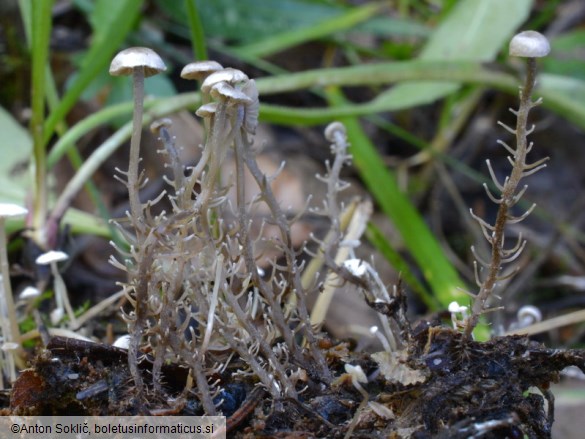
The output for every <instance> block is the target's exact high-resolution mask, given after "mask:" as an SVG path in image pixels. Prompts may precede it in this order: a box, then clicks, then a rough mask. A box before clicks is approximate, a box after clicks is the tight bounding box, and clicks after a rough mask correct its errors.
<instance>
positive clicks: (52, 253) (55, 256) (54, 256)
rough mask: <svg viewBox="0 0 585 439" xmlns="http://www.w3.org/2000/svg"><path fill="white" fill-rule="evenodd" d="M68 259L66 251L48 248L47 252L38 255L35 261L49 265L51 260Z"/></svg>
mask: <svg viewBox="0 0 585 439" xmlns="http://www.w3.org/2000/svg"><path fill="white" fill-rule="evenodd" d="M67 259H69V256H67V253H64V252H62V251H57V250H49V251H48V252H47V253H43V254H42V255H40V256H39V257H38V258H37V259H36V260H35V262H36V263H37V264H39V265H49V264H50V263H52V262H61V261H65V260H67Z"/></svg>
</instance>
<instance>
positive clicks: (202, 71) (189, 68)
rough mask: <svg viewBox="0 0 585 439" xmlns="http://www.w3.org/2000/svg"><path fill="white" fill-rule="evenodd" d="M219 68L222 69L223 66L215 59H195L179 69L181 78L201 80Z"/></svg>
mask: <svg viewBox="0 0 585 439" xmlns="http://www.w3.org/2000/svg"><path fill="white" fill-rule="evenodd" d="M219 70H223V66H222V65H221V64H220V63H218V62H217V61H210V60H207V61H195V62H192V63H189V64H187V65H186V66H185V67H183V70H181V78H183V79H187V80H198V81H203V80H205V78H207V77H208V76H209V75H211V74H212V73H215V72H217V71H219Z"/></svg>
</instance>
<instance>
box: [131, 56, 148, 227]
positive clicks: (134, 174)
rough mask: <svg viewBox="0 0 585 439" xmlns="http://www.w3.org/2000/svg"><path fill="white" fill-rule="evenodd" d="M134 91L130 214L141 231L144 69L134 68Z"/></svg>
mask: <svg viewBox="0 0 585 439" xmlns="http://www.w3.org/2000/svg"><path fill="white" fill-rule="evenodd" d="M132 82H133V89H134V90H133V91H134V113H133V116H132V137H131V139H130V161H129V165H128V176H127V177H128V197H129V199H130V213H131V215H132V218H134V219H135V221H136V223H137V224H136V225H137V227H138V228H139V229H142V227H141V226H140V225H141V224H142V223H143V219H144V218H143V211H142V205H141V203H140V197H139V191H140V181H139V163H140V138H141V136H142V114H143V104H144V68H143V67H134V69H133V72H132Z"/></svg>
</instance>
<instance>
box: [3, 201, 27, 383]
mask: <svg viewBox="0 0 585 439" xmlns="http://www.w3.org/2000/svg"><path fill="white" fill-rule="evenodd" d="M27 213H28V210H27V209H25V208H24V207H22V206H19V205H17V204H12V203H0V272H1V273H2V293H1V294H0V322H1V323H0V325H1V328H2V337H3V339H4V343H20V331H19V329H18V322H17V321H16V310H15V307H14V297H12V286H11V285H10V270H9V267H8V252H7V241H6V230H5V229H4V227H5V221H6V219H7V218H18V217H22V216H25V215H26V214H27ZM12 353H13V351H10V353H8V355H7V356H8V364H9V368H10V371H9V375H10V379H11V380H13V381H14V380H15V379H16V369H15V365H14V358H15V356H13V355H12ZM0 382H1V381H0Z"/></svg>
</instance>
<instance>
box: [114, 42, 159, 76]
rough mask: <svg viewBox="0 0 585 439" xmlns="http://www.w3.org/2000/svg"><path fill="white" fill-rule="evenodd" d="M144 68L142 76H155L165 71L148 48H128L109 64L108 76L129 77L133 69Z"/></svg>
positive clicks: (153, 52) (155, 55) (155, 54)
mask: <svg viewBox="0 0 585 439" xmlns="http://www.w3.org/2000/svg"><path fill="white" fill-rule="evenodd" d="M138 67H142V68H144V76H145V77H148V76H153V75H157V74H159V73H160V72H164V71H165V70H166V69H167V66H165V63H164V62H163V60H162V59H161V57H160V56H158V54H157V53H156V52H155V51H154V50H152V49H149V48H148V47H129V48H128V49H124V50H122V51H121V52H118V54H117V55H116V56H115V57H114V59H113V60H112V63H111V64H110V75H112V76H124V75H131V74H132V72H133V71H134V69H135V68H138Z"/></svg>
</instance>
